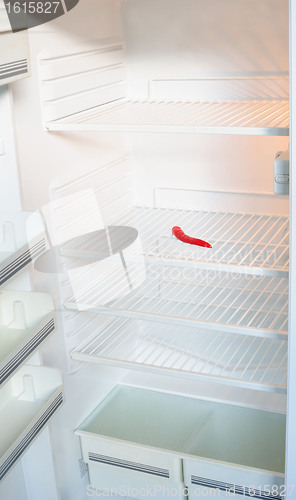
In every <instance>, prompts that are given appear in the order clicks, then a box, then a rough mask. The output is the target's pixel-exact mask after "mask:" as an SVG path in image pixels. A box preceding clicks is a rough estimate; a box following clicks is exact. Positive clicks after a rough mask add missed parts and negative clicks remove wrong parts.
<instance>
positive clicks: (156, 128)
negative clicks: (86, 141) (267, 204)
mask: <svg viewBox="0 0 296 500" xmlns="http://www.w3.org/2000/svg"><path fill="white" fill-rule="evenodd" d="M46 127H47V128H48V129H49V130H98V131H127V132H157V133H158V132H179V133H206V134H211V133H223V134H249V135H262V134H263V135H289V128H288V127H289V101H288V100H280V99H274V100H268V99H266V100H250V99H249V100H241V101H240V100H236V101H201V102H183V101H181V102H177V101H175V102H174V101H141V100H138V101H135V100H134V101H133V100H125V99H119V100H117V101H114V102H110V103H109V104H104V105H103V106H97V107H93V108H91V109H88V110H86V111H82V112H79V113H76V114H73V115H71V116H66V117H65V118H62V119H59V120H55V121H49V122H47V124H46Z"/></svg>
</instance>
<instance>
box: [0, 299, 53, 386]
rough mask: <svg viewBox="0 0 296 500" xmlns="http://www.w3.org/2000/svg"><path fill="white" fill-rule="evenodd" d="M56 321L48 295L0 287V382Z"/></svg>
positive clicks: (45, 337) (43, 337)
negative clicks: (0, 288)
mask: <svg viewBox="0 0 296 500" xmlns="http://www.w3.org/2000/svg"><path fill="white" fill-rule="evenodd" d="M55 323H56V320H55V309H54V302H53V299H52V297H51V296H50V295H48V294H45V293H35V292H23V291H21V292H19V291H11V290H2V291H0V385H1V384H2V383H3V382H5V381H7V380H8V378H9V377H11V376H12V375H13V373H14V372H15V370H17V369H18V368H19V367H20V366H21V365H22V364H23V363H24V362H25V361H26V359H27V358H28V357H29V356H31V354H32V353H33V352H34V351H35V349H38V348H39V346H40V344H41V343H42V342H43V341H44V340H46V339H47V338H48V336H49V335H51V333H52V332H53V331H54V329H55Z"/></svg>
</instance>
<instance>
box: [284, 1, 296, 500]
mask: <svg viewBox="0 0 296 500" xmlns="http://www.w3.org/2000/svg"><path fill="white" fill-rule="evenodd" d="M295 59H296V1H295V0H290V88H291V89H292V92H291V100H290V214H291V219H290V300H289V344H288V346H289V347H288V349H289V357H288V398H287V441H286V486H287V498H290V499H291V500H294V499H296V468H295V463H296V426H295V421H296V398H295V394H296V367H295V352H296V258H295V251H296V217H295V204H296V178H295V169H296V141H295V137H296V92H295V90H296V71H295Z"/></svg>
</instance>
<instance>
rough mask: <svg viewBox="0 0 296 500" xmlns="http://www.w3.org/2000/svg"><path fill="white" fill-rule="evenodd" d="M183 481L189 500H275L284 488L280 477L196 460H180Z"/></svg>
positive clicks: (270, 473) (261, 471)
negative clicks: (209, 498) (212, 499)
mask: <svg viewBox="0 0 296 500" xmlns="http://www.w3.org/2000/svg"><path fill="white" fill-rule="evenodd" d="M184 482H185V485H186V486H188V489H189V498H191V499H192V498H196V497H200V496H205V495H210V494H212V495H214V494H215V495H218V496H219V497H222V498H223V497H227V498H229V497H230V496H232V497H233V496H234V495H235V497H237V498H243V497H246V498H250V497H254V498H262V499H265V500H266V499H270V500H271V499H273V500H276V499H280V498H281V495H282V494H283V493H284V487H285V486H284V482H285V480H284V475H283V474H277V473H274V472H269V471H264V470H253V469H251V468H248V467H239V466H236V465H232V464H225V463H224V464H223V463H218V462H209V461H207V460H198V459H197V460H195V459H184Z"/></svg>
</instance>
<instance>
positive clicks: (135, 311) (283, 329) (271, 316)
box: [65, 264, 288, 338]
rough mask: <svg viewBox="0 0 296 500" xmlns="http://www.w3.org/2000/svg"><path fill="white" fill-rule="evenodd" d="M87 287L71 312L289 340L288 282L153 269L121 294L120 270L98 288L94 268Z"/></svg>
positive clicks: (161, 267) (73, 302)
mask: <svg viewBox="0 0 296 500" xmlns="http://www.w3.org/2000/svg"><path fill="white" fill-rule="evenodd" d="M129 272H131V273H132V272H133V269H132V268H130V270H129ZM84 283H87V285H84V287H83V288H82V289H81V290H78V289H76V293H75V295H73V296H72V297H71V298H69V299H68V300H66V302H65V305H66V307H69V308H70V309H78V310H85V309H89V310H94V311H97V312H103V313H105V314H116V315H119V316H125V317H130V318H135V319H146V320H155V321H160V322H163V323H172V324H174V325H183V326H198V327H200V328H207V329H211V330H217V329H219V330H220V331H224V332H231V333H240V334H249V335H253V336H260V337H264V336H267V337H273V338H281V337H282V336H286V334H287V323H288V315H287V308H288V279H287V278H279V277H269V276H256V275H255V276H253V275H249V274H239V273H229V272H224V271H212V270H210V271H209V270H205V269H198V268H194V267H193V268H190V269H184V268H181V267H178V266H165V265H164V264H147V265H146V279H145V280H144V281H142V284H140V285H139V286H136V287H135V288H134V289H133V290H132V291H130V292H129V293H127V292H126V288H122V290H120V289H119V286H120V285H119V284H118V280H117V273H116V269H115V270H114V271H113V272H108V271H107V272H106V274H105V277H104V280H103V281H102V280H101V281H100V282H99V284H98V277H97V276H96V275H95V273H94V268H93V267H92V266H91V265H90V266H88V268H84ZM104 284H105V285H106V287H107V288H108V294H105V297H106V296H107V297H108V301H107V302H105V303H104V301H103V299H102V286H103V285H104ZM112 297H114V300H112Z"/></svg>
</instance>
